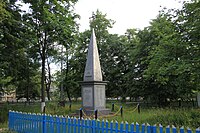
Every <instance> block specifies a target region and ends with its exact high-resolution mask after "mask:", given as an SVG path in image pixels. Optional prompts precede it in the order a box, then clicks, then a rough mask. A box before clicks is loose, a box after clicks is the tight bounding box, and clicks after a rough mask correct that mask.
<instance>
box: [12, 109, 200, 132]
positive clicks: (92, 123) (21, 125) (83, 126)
mask: <svg viewBox="0 0 200 133" xmlns="http://www.w3.org/2000/svg"><path fill="white" fill-rule="evenodd" d="M9 130H13V131H17V132H23V133H178V132H180V133H192V130H191V129H189V128H188V129H187V130H184V128H183V127H182V128H180V129H179V130H178V129H177V128H176V127H174V126H171V127H170V126H167V127H163V126H162V125H159V126H156V125H154V126H151V125H149V124H146V125H145V124H142V125H139V124H138V123H136V124H133V123H131V124H129V123H127V122H125V123H123V122H122V123H118V122H117V121H115V122H113V121H111V122H108V121H107V120H105V121H104V120H102V121H100V120H91V119H83V118H75V117H64V116H52V115H46V114H34V113H33V114H32V113H22V112H15V111H9ZM194 132H195V133H200V129H199V128H198V129H196V131H194Z"/></svg>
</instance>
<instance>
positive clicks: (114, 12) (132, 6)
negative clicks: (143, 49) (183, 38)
mask: <svg viewBox="0 0 200 133" xmlns="http://www.w3.org/2000/svg"><path fill="white" fill-rule="evenodd" d="M182 1H183V0H79V1H78V3H77V4H76V6H75V12H76V13H78V14H79V15H80V16H81V19H80V21H78V22H79V24H80V31H81V32H82V31H84V30H85V29H89V17H91V16H92V12H96V10H97V9H99V11H101V12H102V13H103V14H107V18H108V19H112V20H114V21H116V23H115V24H114V27H113V28H112V29H111V30H110V33H113V34H114V33H116V34H124V33H125V31H126V29H128V28H139V29H143V28H144V27H146V26H148V25H149V21H151V20H152V19H155V18H156V16H157V15H158V13H159V10H161V9H162V8H163V7H167V8H180V7H181V6H182V4H181V3H182Z"/></svg>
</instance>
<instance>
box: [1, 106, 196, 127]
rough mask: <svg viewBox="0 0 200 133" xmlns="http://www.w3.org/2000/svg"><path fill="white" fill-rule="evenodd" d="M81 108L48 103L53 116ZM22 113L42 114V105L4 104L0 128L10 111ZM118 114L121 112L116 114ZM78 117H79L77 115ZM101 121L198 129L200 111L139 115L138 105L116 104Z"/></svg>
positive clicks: (148, 111) (155, 111)
mask: <svg viewBox="0 0 200 133" xmlns="http://www.w3.org/2000/svg"><path fill="white" fill-rule="evenodd" d="M120 106H123V117H121V114H120V111H119V109H120ZM111 107H112V103H107V108H110V109H111ZM80 108H81V104H80V102H73V103H72V106H71V110H70V109H69V104H66V106H65V107H61V106H58V105H57V103H56V102H47V103H46V113H47V114H52V115H64V116H74V115H75V113H76V112H77V110H78V109H80ZM9 110H15V111H22V112H30V113H40V103H31V104H30V105H25V104H24V103H16V104H8V103H4V104H1V105H0V128H7V119H8V111H9ZM116 112H119V113H117V114H116ZM76 116H77V115H76ZM99 119H107V120H108V121H112V120H113V121H118V122H122V121H123V122H125V121H127V122H128V123H136V122H137V123H139V124H143V123H149V124H150V125H154V124H157V125H158V124H162V125H163V126H167V125H174V126H176V127H178V128H180V127H182V126H184V127H190V128H192V129H196V128H198V127H199V125H200V109H192V108H191V109H185V108H176V109H170V108H165V109H163V108H162V109H161V108H148V109H144V108H141V112H140V113H138V110H137V108H136V105H130V104H129V105H127V104H121V103H120V102H117V103H115V109H114V111H113V112H112V115H109V116H106V117H100V118H99Z"/></svg>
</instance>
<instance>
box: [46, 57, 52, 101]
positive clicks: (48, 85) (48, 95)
mask: <svg viewBox="0 0 200 133" xmlns="http://www.w3.org/2000/svg"><path fill="white" fill-rule="evenodd" d="M47 67H48V68H47V71H48V78H46V92H47V98H48V101H50V100H51V98H50V88H51V69H50V63H49V61H48V58H47Z"/></svg>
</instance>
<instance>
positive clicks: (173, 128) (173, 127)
mask: <svg viewBox="0 0 200 133" xmlns="http://www.w3.org/2000/svg"><path fill="white" fill-rule="evenodd" d="M172 133H176V127H175V126H174V125H172Z"/></svg>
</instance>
